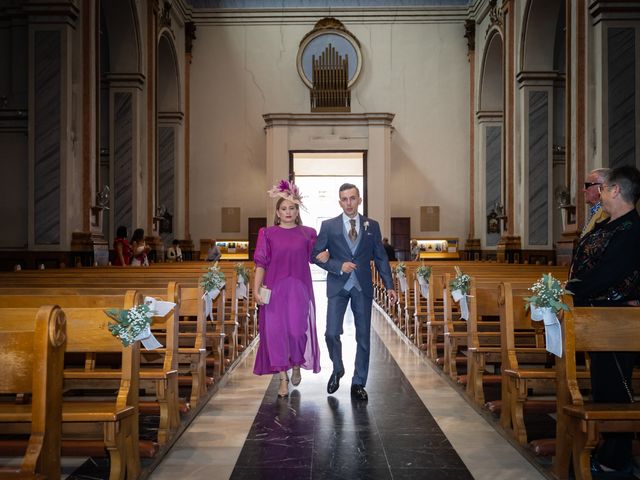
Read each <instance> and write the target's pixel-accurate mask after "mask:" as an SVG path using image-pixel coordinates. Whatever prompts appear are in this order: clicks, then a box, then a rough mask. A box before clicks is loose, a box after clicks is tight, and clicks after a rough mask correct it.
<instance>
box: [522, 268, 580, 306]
mask: <svg viewBox="0 0 640 480" xmlns="http://www.w3.org/2000/svg"><path fill="white" fill-rule="evenodd" d="M529 290H531V291H532V292H533V295H531V296H530V297H527V298H525V299H524V300H525V302H526V306H527V308H529V309H530V308H532V307H536V308H551V309H552V310H553V311H554V312H558V311H560V310H569V307H568V306H567V304H565V303H563V302H562V295H565V294H569V295H572V293H571V292H569V291H567V290H565V289H564V287H563V286H562V283H561V282H560V280H558V279H557V278H554V277H553V275H551V274H550V273H547V274H543V275H542V277H540V278H539V279H538V280H537V281H536V283H534V284H533V285H532V286H531V287H529Z"/></svg>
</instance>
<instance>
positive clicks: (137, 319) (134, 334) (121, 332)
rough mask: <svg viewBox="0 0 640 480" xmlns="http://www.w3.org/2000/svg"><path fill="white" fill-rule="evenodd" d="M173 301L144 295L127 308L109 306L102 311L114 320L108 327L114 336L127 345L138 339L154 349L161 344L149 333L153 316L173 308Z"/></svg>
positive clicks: (163, 314) (145, 346) (165, 313)
mask: <svg viewBox="0 0 640 480" xmlns="http://www.w3.org/2000/svg"><path fill="white" fill-rule="evenodd" d="M175 306H176V304H175V303H174V302H165V301H162V300H158V299H156V298H153V297H145V298H144V303H143V304H141V305H136V306H135V307H131V308H130V309H128V310H123V309H120V308H109V309H107V310H105V311H104V313H106V314H107V315H108V316H109V317H111V318H112V319H113V320H115V321H116V323H115V324H113V323H112V324H109V326H108V328H109V331H110V332H111V334H112V335H113V336H114V337H117V338H119V339H120V341H121V342H122V345H124V346H125V347H128V346H129V345H131V344H132V343H134V342H136V341H137V340H140V342H141V343H142V345H143V346H144V348H146V349H147V350H155V349H156V348H160V347H162V344H161V343H160V342H159V341H158V340H157V339H156V337H154V336H153V333H151V322H152V319H153V317H164V316H166V315H167V314H168V313H169V312H171V311H172V310H173V309H174V308H175Z"/></svg>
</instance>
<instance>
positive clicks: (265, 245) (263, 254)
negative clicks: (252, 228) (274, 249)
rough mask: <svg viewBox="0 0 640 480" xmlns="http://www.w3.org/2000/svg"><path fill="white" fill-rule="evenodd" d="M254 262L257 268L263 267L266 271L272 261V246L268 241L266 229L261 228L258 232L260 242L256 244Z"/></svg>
mask: <svg viewBox="0 0 640 480" xmlns="http://www.w3.org/2000/svg"><path fill="white" fill-rule="evenodd" d="M253 261H254V263H255V264H256V267H262V268H264V269H265V270H266V269H267V267H268V266H269V262H270V261H271V246H270V245H269V241H268V239H267V231H266V228H261V229H260V231H259V232H258V241H257V242H256V251H255V253H254V254H253Z"/></svg>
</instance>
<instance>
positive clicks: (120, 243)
mask: <svg viewBox="0 0 640 480" xmlns="http://www.w3.org/2000/svg"><path fill="white" fill-rule="evenodd" d="M131 253H132V252H131V246H130V245H129V240H127V227H125V226H124V225H120V226H119V227H118V230H117V231H116V238H115V240H114V241H113V256H114V257H113V264H114V265H117V266H120V267H124V266H126V265H129V264H130V263H131Z"/></svg>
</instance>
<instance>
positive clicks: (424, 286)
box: [416, 263, 431, 299]
mask: <svg viewBox="0 0 640 480" xmlns="http://www.w3.org/2000/svg"><path fill="white" fill-rule="evenodd" d="M416 278H417V279H418V284H419V285H420V293H421V294H422V296H423V297H424V298H425V299H429V280H430V279H431V267H430V266H429V265H425V264H424V263H422V264H420V266H419V267H418V268H416Z"/></svg>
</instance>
